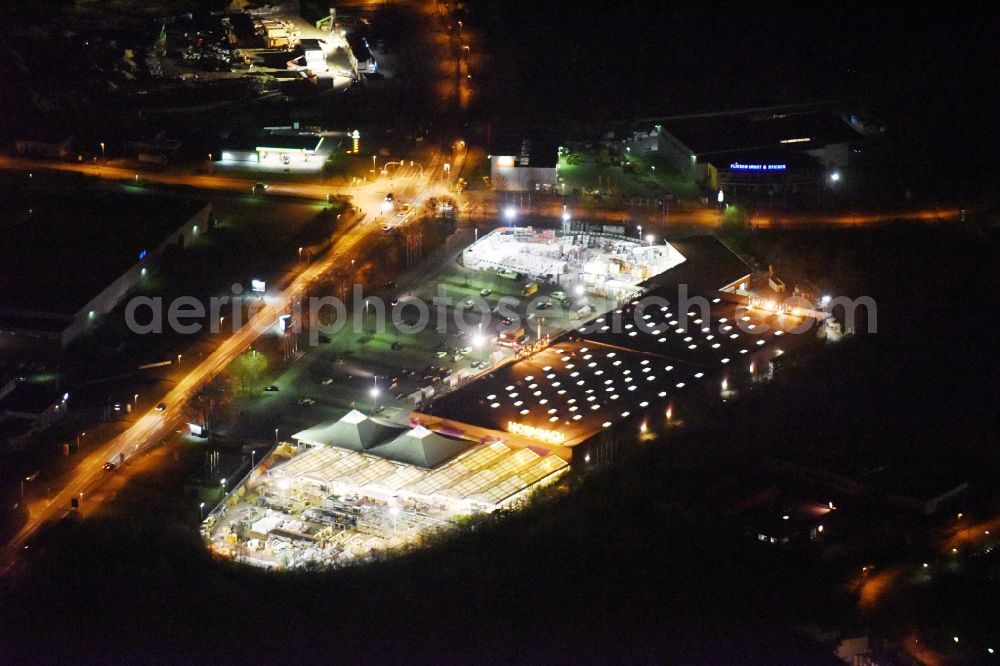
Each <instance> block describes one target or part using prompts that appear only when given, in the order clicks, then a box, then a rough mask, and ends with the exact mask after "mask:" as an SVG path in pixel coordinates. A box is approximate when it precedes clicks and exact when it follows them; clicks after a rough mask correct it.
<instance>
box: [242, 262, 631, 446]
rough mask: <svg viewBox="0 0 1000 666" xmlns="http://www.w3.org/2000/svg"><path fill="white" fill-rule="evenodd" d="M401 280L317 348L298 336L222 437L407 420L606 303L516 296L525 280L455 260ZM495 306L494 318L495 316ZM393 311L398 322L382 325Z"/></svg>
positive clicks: (548, 289)
mask: <svg viewBox="0 0 1000 666" xmlns="http://www.w3.org/2000/svg"><path fill="white" fill-rule="evenodd" d="M400 282H401V283H400V284H399V285H395V284H392V285H391V286H383V289H382V290H381V291H380V292H379V299H378V300H376V299H372V301H371V302H370V304H369V306H368V307H367V308H362V309H361V310H360V311H359V312H357V313H355V314H353V315H352V316H351V317H350V319H351V321H349V322H348V324H347V325H346V326H344V327H343V328H342V329H340V330H339V331H337V332H335V333H330V334H328V335H324V334H320V335H318V336H317V339H318V343H317V344H316V346H310V345H309V344H308V342H307V339H308V335H307V334H305V333H304V334H302V336H301V341H300V348H301V349H302V354H301V356H300V357H298V358H297V359H295V360H294V361H293V362H292V363H291V364H290V365H289V366H288V367H287V369H286V370H285V371H284V372H283V373H282V374H281V376H279V377H277V378H276V379H274V380H273V381H272V382H270V384H271V385H272V386H273V387H274V388H275V389H277V390H274V391H270V392H264V393H262V397H261V398H259V399H255V400H252V401H249V402H248V404H247V406H246V409H245V413H244V414H243V415H242V416H241V418H240V419H239V422H238V423H236V424H234V427H233V429H232V432H230V433H229V434H231V435H234V436H242V437H254V436H256V437H258V438H260V437H267V436H270V435H273V434H274V429H275V428H277V429H278V438H281V437H284V436H287V434H289V433H291V432H293V431H295V430H299V429H302V428H305V427H309V426H311V425H313V424H315V423H317V422H319V421H322V420H326V419H330V418H335V417H337V416H339V415H341V414H343V412H344V411H346V410H348V409H351V408H357V409H359V410H362V411H364V412H366V413H372V412H378V413H379V414H380V415H381V416H382V417H383V418H389V419H394V420H398V421H399V422H401V423H402V422H406V420H407V419H408V417H409V413H410V411H411V410H413V409H414V408H417V407H419V406H420V405H421V404H423V403H424V402H425V401H427V400H429V399H430V398H431V397H432V396H435V395H438V394H440V393H441V392H442V391H445V390H447V389H449V388H454V387H457V386H459V385H461V384H463V383H465V382H467V381H469V380H470V379H471V378H473V377H475V376H478V375H479V374H481V373H485V372H489V371H490V368H491V367H495V366H497V365H499V364H501V363H502V362H503V361H504V360H505V359H508V358H511V357H512V356H513V355H514V354H515V349H516V346H515V345H513V342H514V341H516V340H517V339H520V340H521V345H520V347H521V348H522V349H524V348H526V347H530V345H531V344H532V343H533V342H535V341H536V340H537V339H538V337H539V336H542V337H545V336H553V335H556V334H558V333H560V332H562V331H564V330H568V329H570V328H573V327H574V326H576V325H578V324H579V322H580V321H581V320H582V319H581V317H582V315H580V314H579V310H580V307H581V306H582V304H584V303H585V304H586V305H587V306H588V311H589V309H590V308H593V310H594V311H599V312H603V311H605V310H608V309H610V308H611V307H613V306H614V305H615V303H614V302H613V301H612V300H611V299H609V298H606V297H603V296H593V295H581V294H579V293H577V292H575V291H574V290H572V289H570V292H571V293H565V292H562V289H560V288H559V287H558V286H557V285H542V284H539V285H538V287H537V291H535V292H534V293H533V294H532V295H531V296H530V297H527V298H525V297H522V295H521V294H522V292H523V291H524V290H525V287H526V286H528V285H529V284H531V283H530V281H528V280H526V279H521V280H517V279H510V278H507V277H502V276H499V275H497V273H496V272H495V271H471V270H468V269H465V268H464V267H463V266H461V265H459V263H458V262H457V261H454V260H452V261H448V262H446V263H445V264H444V265H443V266H442V267H441V268H439V269H438V270H437V271H434V272H433V273H432V274H431V276H430V277H429V278H427V277H426V276H422V277H421V279H420V280H419V284H417V282H418V281H417V280H414V281H413V282H414V283H413V284H410V283H409V282H407V281H406V278H405V276H404V278H401V280H400ZM564 288H565V287H564ZM501 299H503V304H502V311H495V310H497V309H498V308H501ZM416 301H420V302H422V303H424V304H426V306H427V310H426V319H427V321H428V323H427V325H426V326H425V327H423V328H422V329H421V330H416V331H415V330H409V329H408V328H407V327H408V326H414V325H415V324H419V321H418V308H417V306H416ZM407 303H410V305H407ZM364 310H367V311H368V312H367V314H365V312H364ZM394 310H395V311H396V313H397V314H398V319H397V324H398V325H392V324H391V323H390V322H389V319H390V318H391V315H392V312H393V311H394ZM380 312H385V317H384V318H382V317H380ZM380 322H384V325H380ZM400 329H403V330H400ZM522 329H523V330H522ZM522 336H523V337H522Z"/></svg>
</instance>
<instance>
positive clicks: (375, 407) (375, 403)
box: [369, 375, 378, 414]
mask: <svg viewBox="0 0 1000 666" xmlns="http://www.w3.org/2000/svg"><path fill="white" fill-rule="evenodd" d="M369 394H370V395H371V397H372V414H375V412H377V411H378V375H375V386H373V387H372V389H371V391H369Z"/></svg>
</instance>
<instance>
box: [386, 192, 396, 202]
mask: <svg viewBox="0 0 1000 666" xmlns="http://www.w3.org/2000/svg"><path fill="white" fill-rule="evenodd" d="M395 198H396V195H394V194H393V193H392V192H389V194H387V195H385V200H386V201H393V200H394V199H395Z"/></svg>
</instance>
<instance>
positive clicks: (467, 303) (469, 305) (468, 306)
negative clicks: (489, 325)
mask: <svg viewBox="0 0 1000 666" xmlns="http://www.w3.org/2000/svg"><path fill="white" fill-rule="evenodd" d="M462 309H463V310H465V311H466V312H468V311H469V310H475V309H476V302H475V301H473V300H472V299H471V298H467V299H465V300H464V301H463V302H462Z"/></svg>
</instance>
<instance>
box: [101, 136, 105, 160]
mask: <svg viewBox="0 0 1000 666" xmlns="http://www.w3.org/2000/svg"><path fill="white" fill-rule="evenodd" d="M101 161H102V162H104V161H106V159H105V156H104V142H103V141H101Z"/></svg>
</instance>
